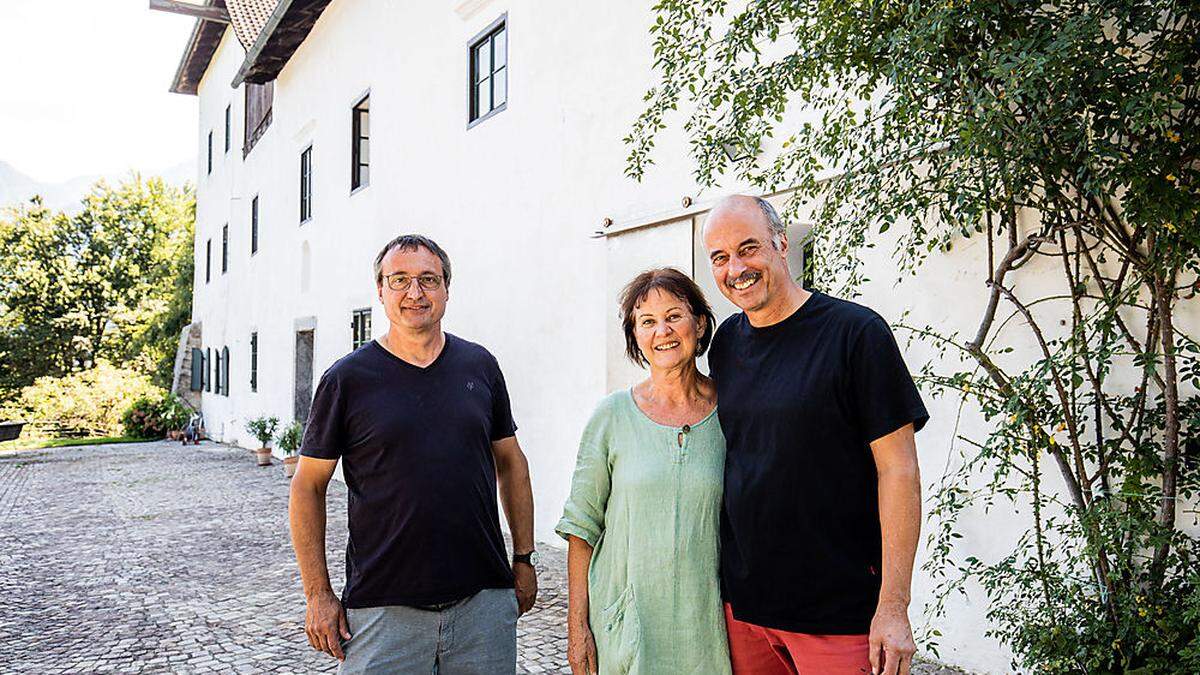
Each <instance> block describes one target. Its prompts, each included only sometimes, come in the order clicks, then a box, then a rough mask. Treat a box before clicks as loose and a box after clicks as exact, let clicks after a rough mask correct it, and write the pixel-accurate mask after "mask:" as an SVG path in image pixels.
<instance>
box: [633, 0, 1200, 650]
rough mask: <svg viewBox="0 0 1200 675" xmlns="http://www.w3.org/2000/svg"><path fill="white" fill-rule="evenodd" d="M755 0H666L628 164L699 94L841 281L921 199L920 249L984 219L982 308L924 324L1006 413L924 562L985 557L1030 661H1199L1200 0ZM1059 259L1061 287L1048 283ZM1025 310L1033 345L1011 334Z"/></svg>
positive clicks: (710, 140)
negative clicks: (975, 525)
mask: <svg viewBox="0 0 1200 675" xmlns="http://www.w3.org/2000/svg"><path fill="white" fill-rule="evenodd" d="M738 7H739V9H736V10H730V9H729V7H728V5H727V3H726V2H724V1H723V0H663V1H661V2H659V3H658V4H657V5H656V6H655V11H656V12H657V14H658V16H657V18H656V20H655V23H654V25H653V26H652V27H651V34H652V36H653V49H654V55H655V67H656V69H657V71H658V73H659V75H660V80H659V82H658V83H657V84H656V86H655V87H654V88H653V89H651V90H650V91H649V92H648V93H647V96H646V109H645V111H644V113H643V114H642V115H641V116H640V117H639V119H638V120H637V121H636V123H635V124H634V127H633V129H632V132H631V133H630V135H629V137H628V138H627V139H626V142H627V143H628V144H629V147H630V155H629V162H628V169H627V171H628V173H629V174H630V175H631V176H633V177H635V178H640V177H641V176H642V175H643V174H644V172H645V171H646V170H647V168H648V167H649V165H650V163H651V160H652V149H653V146H654V140H655V138H656V136H657V134H658V133H659V132H660V131H661V130H662V129H664V128H665V127H666V125H667V123H668V122H669V121H670V120H671V119H672V115H673V114H676V113H673V111H676V110H678V109H680V108H683V109H684V111H685V116H684V122H683V126H684V129H685V130H686V132H687V135H688V138H689V141H690V146H691V152H692V155H693V157H694V159H695V162H696V167H697V168H696V176H697V179H698V180H699V181H700V182H701V183H702V184H706V185H712V184H714V183H716V182H717V181H718V180H720V179H722V178H724V177H733V178H735V179H737V180H739V181H744V182H749V183H751V184H753V185H755V186H757V187H758V188H760V189H762V190H763V191H774V190H778V189H781V188H782V189H792V188H794V192H793V198H792V210H793V212H795V211H797V210H798V209H800V208H801V207H805V208H809V209H811V210H812V212H813V214H814V216H815V219H816V221H817V223H818V224H817V226H816V228H815V229H814V235H813V236H814V244H815V249H816V250H815V253H816V255H815V260H814V264H815V265H816V266H818V267H819V268H820V269H821V278H822V279H832V280H836V283H837V288H834V289H832V290H834V291H835V292H842V293H851V294H852V293H853V292H854V288H855V287H857V286H858V285H859V284H860V283H861V282H862V281H863V280H864V279H863V271H862V268H861V262H860V261H861V256H860V255H858V252H859V249H860V248H861V247H864V246H871V245H872V244H873V241H874V240H875V239H877V238H878V234H879V233H883V232H886V231H887V230H888V229H889V228H890V227H891V226H892V225H894V224H896V223H898V222H899V223H902V224H903V227H898V228H897V232H894V233H893V235H889V236H894V237H895V238H896V239H897V241H898V244H897V246H896V249H895V258H896V261H897V264H898V267H899V269H900V270H901V271H902V272H914V271H916V269H917V268H918V267H919V266H920V264H921V263H922V261H923V260H925V258H926V257H927V256H928V255H930V254H931V253H933V252H935V251H939V250H943V249H947V250H948V249H949V248H950V247H951V246H952V244H953V241H954V240H955V239H956V238H959V237H963V238H970V237H982V238H983V239H985V240H986V244H987V263H986V268H985V269H981V270H980V271H979V278H980V279H981V281H984V283H983V284H981V286H980V302H979V323H978V329H977V330H975V331H973V333H972V334H971V335H958V334H945V333H943V332H941V331H939V329H937V328H935V327H930V326H909V327H908V328H910V330H911V331H912V335H913V336H914V337H916V338H917V339H921V340H923V341H925V342H928V343H930V344H933V345H935V346H936V347H937V348H938V349H939V350H941V351H942V358H941V359H940V360H939V361H938V362H937V364H936V365H934V366H931V367H927V368H926V369H924V370H923V371H922V373H921V378H920V379H921V380H922V382H923V383H924V384H925V385H928V386H930V387H932V388H933V390H934V392H935V393H939V394H943V395H945V394H949V395H954V396H955V397H957V398H959V399H960V400H961V401H962V402H963V403H964V404H966V403H970V404H971V405H972V406H973V407H974V408H975V409H977V410H978V412H979V413H981V414H982V416H983V417H984V419H985V420H987V421H988V422H989V423H990V425H989V428H990V431H989V433H988V435H987V437H986V438H983V439H964V440H966V441H968V442H969V447H970V451H969V452H968V453H967V454H966V456H965V457H964V461H963V464H962V467H961V469H959V470H958V471H956V472H955V473H953V474H952V475H948V476H945V477H943V481H942V482H941V485H940V486H939V489H938V490H937V492H936V494H935V495H934V498H933V502H932V503H933V506H934V508H933V511H934V517H935V519H937V520H938V527H936V528H935V530H934V533H933V536H932V539H931V542H930V553H931V556H932V557H931V559H930V561H929V564H928V565H927V566H926V568H925V569H926V572H927V573H929V574H930V575H932V576H933V577H934V579H935V580H938V581H939V582H940V584H941V585H940V594H939V597H941V598H943V599H944V597H945V594H947V593H949V592H951V591H953V590H955V589H962V588H963V583H964V581H966V580H968V579H973V580H976V581H978V582H980V583H982V584H983V586H984V589H985V590H986V592H987V593H988V595H989V598H990V600H991V603H990V605H989V607H990V610H989V615H990V617H991V619H992V620H993V622H994V623H995V625H996V629H995V630H993V631H992V632H991V635H993V636H994V637H996V638H998V639H1000V640H1001V641H1003V642H1005V643H1006V644H1008V645H1009V646H1010V647H1011V648H1012V649H1013V650H1014V651H1015V653H1016V654H1017V655H1018V662H1019V664H1014V667H1017V666H1018V665H1019V666H1020V667H1023V668H1029V669H1037V670H1039V671H1042V672H1088V673H1092V672H1123V671H1132V670H1134V669H1138V668H1148V669H1151V670H1153V671H1154V672H1200V636H1198V628H1197V626H1198V625H1200V590H1198V588H1200V573H1198V572H1197V569H1200V565H1198V563H1197V558H1198V556H1200V547H1198V544H1197V541H1196V540H1195V539H1194V538H1192V537H1189V536H1187V535H1186V534H1185V533H1184V532H1183V531H1182V530H1181V529H1180V526H1181V525H1182V522H1181V519H1180V517H1179V516H1180V515H1181V509H1180V504H1181V503H1189V500H1194V499H1195V498H1196V495H1197V488H1198V487H1200V476H1198V470H1197V466H1196V462H1192V461H1190V459H1189V457H1191V456H1190V455H1189V454H1188V453H1189V449H1190V450H1191V452H1193V453H1195V452H1196V446H1197V444H1198V443H1200V440H1198V439H1200V403H1198V401H1197V399H1196V397H1195V391H1196V387H1197V386H1198V385H1200V371H1198V369H1197V365H1196V363H1197V361H1196V359H1197V354H1198V353H1200V347H1198V346H1197V344H1196V342H1195V340H1194V339H1193V337H1192V336H1189V335H1187V334H1185V333H1183V332H1182V331H1181V330H1180V327H1179V325H1178V322H1177V316H1178V310H1179V305H1180V303H1181V302H1184V301H1185V300H1189V299H1191V298H1192V297H1193V296H1194V294H1195V292H1196V290H1197V289H1198V288H1200V286H1198V285H1197V276H1196V275H1197V274H1198V273H1200V257H1198V248H1200V224H1198V216H1200V162H1198V154H1197V151H1198V149H1200V125H1198V124H1197V115H1198V114H1200V85H1198V83H1200V77H1198V75H1200V73H1198V72H1197V71H1198V70H1200V67H1198V64H1200V42H1197V40H1196V39H1195V36H1196V35H1197V34H1200V25H1198V24H1200V21H1198V18H1200V6H1198V5H1197V4H1196V3H1192V2H1162V1H1160V0H1155V1H1137V0H1111V1H1103V2H1101V1H1087V0H1083V1H1062V2H1054V3H1028V2H1020V1H1019V0H942V1H940V2H921V1H908V2H893V1H884V0H876V1H871V0H868V1H865V2H841V3H833V2H803V1H800V0H793V1H783V0H749V1H748V2H746V3H742V4H739V5H738ZM731 157H735V158H736V157H740V158H741V159H737V160H734V159H731ZM1034 259H1038V261H1039V263H1043V262H1044V261H1045V260H1051V261H1053V265H1051V266H1047V265H1045V264H1038V265H1029V263H1030V261H1031V260H1034ZM1033 268H1036V269H1040V270H1046V269H1051V270H1056V271H1055V272H1051V274H1056V275H1057V276H1058V287H1057V288H1056V289H1054V290H1053V291H1051V292H1048V293H1044V294H1039V295H1032V296H1031V295H1030V294H1029V291H1027V290H1024V291H1023V290H1022V289H1027V288H1029V287H1030V286H1029V285H1026V286H1020V285H1019V284H1018V280H1019V279H1020V278H1021V277H1022V275H1026V274H1028V273H1029V270H1030V269H1033ZM1060 319H1062V320H1063V323H1064V324H1065V326H1066V327H1065V329H1064V328H1062V327H1061V326H1060V325H1059V323H1060ZM1010 325H1011V328H1010V327H1009V326H1010ZM1018 330H1020V331H1024V334H1023V337H1022V338H1021V340H1022V342H1023V344H1028V345H1032V346H1033V347H1034V351H1033V356H1028V353H1027V352H1025V351H1022V352H1014V351H1013V350H1012V349H1011V346H1010V344H1009V342H1010V341H1011V336H1012V335H1013V334H1014V331H1018ZM1001 334H1003V335H1004V336H1005V339H1004V340H998V339H997V338H998V337H999V336H1000V335H1001ZM1130 374H1132V375H1133V378H1132V379H1133V382H1132V383H1131V382H1128V380H1129V377H1127V376H1128V375H1130ZM1047 471H1053V472H1055V473H1056V474H1057V476H1058V478H1059V479H1061V482H1062V483H1063V484H1064V485H1065V491H1064V492H1063V493H1062V494H1059V493H1057V492H1056V491H1049V490H1046V489H1045V488H1044V487H1043V478H1044V476H1045V472H1047ZM981 472H982V473H983V474H984V476H985V477H986V481H985V483H986V487H985V488H984V489H982V490H975V489H972V488H971V487H969V485H971V484H972V483H969V482H968V480H967V479H968V478H970V477H972V476H974V475H976V474H978V473H981ZM976 484H977V483H976ZM1004 497H1006V498H1009V499H1012V500H1014V502H1016V503H1019V504H1030V503H1031V504H1032V507H1033V509H1032V510H1033V514H1032V518H1031V519H1030V522H1029V530H1028V531H1027V532H1026V533H1025V535H1024V536H1022V537H1020V538H1019V539H1018V540H1017V541H1015V542H1013V549H1012V551H1011V553H1010V554H1009V555H1007V556H1005V557H1003V558H1001V559H999V560H991V561H983V560H978V559H974V558H967V559H960V558H959V557H958V556H956V554H955V547H954V541H955V539H956V538H957V537H959V536H961V535H960V534H959V533H958V532H957V528H956V520H955V519H956V517H957V516H958V515H959V514H960V513H961V512H962V510H963V509H964V508H967V507H968V506H971V505H973V504H991V503H992V502H993V501H994V500H995V499H997V498H1004ZM932 609H933V611H934V613H935V615H936V613H937V612H939V611H940V610H941V605H940V604H936V605H935V606H934V607H933V608H932ZM1064 618H1069V620H1068V621H1064ZM926 644H929V643H928V642H927V643H926Z"/></svg>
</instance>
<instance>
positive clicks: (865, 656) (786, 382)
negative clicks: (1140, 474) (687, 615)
mask: <svg viewBox="0 0 1200 675" xmlns="http://www.w3.org/2000/svg"><path fill="white" fill-rule="evenodd" d="M704 246H705V249H706V250H707V252H708V257H709V262H710V264H711V266H712V273H713V278H714V279H715V280H716V282H717V286H718V287H719V288H720V289H721V293H722V294H724V295H725V297H727V298H729V300H730V302H732V303H733V304H735V305H737V306H738V307H739V308H741V309H742V311H741V312H739V313H737V314H735V315H733V316H731V317H729V318H728V319H726V320H725V322H724V323H722V324H721V327H720V328H718V329H717V331H716V334H715V335H714V336H713V341H712V346H711V347H710V348H709V352H708V363H709V367H710V370H711V371H712V372H711V374H712V378H713V380H714V382H716V385H717V400H718V402H719V405H718V408H717V409H718V415H719V417H720V421H721V430H722V431H723V432H724V434H725V440H726V455H725V494H724V507H723V510H722V514H721V590H722V597H723V598H724V600H725V602H726V605H725V607H726V626H727V628H728V630H729V652H730V658H731V661H732V663H733V671H734V673H735V674H739V673H753V674H754V675H774V674H776V673H778V674H779V675H786V674H788V673H796V672H800V673H858V672H864V673H865V672H868V671H869V672H872V673H886V675H897V674H899V675H908V673H909V668H910V666H911V663H912V655H913V651H914V650H915V645H914V644H913V636H912V629H911V626H910V624H909V620H908V603H909V599H910V587H911V582H912V568H913V557H914V555H915V553H916V549H917V539H918V536H919V534H920V528H921V481H920V474H919V471H918V468H917V448H916V441H915V440H914V436H913V434H914V433H915V432H916V431H917V430H919V429H920V428H921V427H922V426H924V424H925V422H926V420H928V419H929V414H928V413H927V412H926V411H925V405H924V404H923V403H922V402H921V397H920V395H919V394H918V393H917V388H916V386H915V385H914V384H913V380H912V376H911V375H910V374H909V372H908V369H907V368H906V367H905V365H904V359H903V358H902V356H901V354H900V349H899V347H898V346H897V345H896V340H895V339H894V338H893V337H892V331H891V329H890V328H889V327H888V325H887V323H886V322H885V321H884V320H883V319H882V318H881V317H880V316H879V315H878V314H876V313H875V312H873V311H871V310H870V309H868V308H866V307H863V306H862V305H857V304H854V303H852V302H847V301H845V300H839V299H837V298H833V297H830V296H828V295H825V294H824V293H819V292H815V291H809V290H806V289H804V288H802V287H801V286H800V284H798V283H796V281H795V277H794V276H793V275H792V273H791V271H790V270H789V269H788V263H787V252H788V239H787V228H786V227H785V226H784V223H783V221H781V220H780V218H779V215H778V214H777V213H776V212H775V209H774V208H772V207H771V205H770V204H769V203H768V202H767V201H766V200H764V199H761V198H756V197H746V196H741V195H737V196H733V197H729V198H727V199H725V200H723V201H721V202H720V203H719V204H717V206H716V207H714V208H713V210H712V211H711V212H710V213H709V215H708V219H707V221H706V223H705V228H704Z"/></svg>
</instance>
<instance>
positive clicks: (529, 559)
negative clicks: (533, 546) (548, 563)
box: [513, 551, 539, 567]
mask: <svg viewBox="0 0 1200 675" xmlns="http://www.w3.org/2000/svg"><path fill="white" fill-rule="evenodd" d="M538 560H539V556H538V552H537V551H530V552H529V553H514V554H513V564H514V565H516V564H517V563H525V564H526V565H529V566H531V567H537V564H538Z"/></svg>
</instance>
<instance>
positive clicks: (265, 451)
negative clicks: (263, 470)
mask: <svg viewBox="0 0 1200 675" xmlns="http://www.w3.org/2000/svg"><path fill="white" fill-rule="evenodd" d="M254 455H255V457H257V458H258V465H259V466H271V449H270V448H259V449H257V450H255V451H254Z"/></svg>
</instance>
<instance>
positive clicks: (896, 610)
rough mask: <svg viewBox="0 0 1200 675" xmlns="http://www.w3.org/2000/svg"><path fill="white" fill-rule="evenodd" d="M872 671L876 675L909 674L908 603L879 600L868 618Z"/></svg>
mask: <svg viewBox="0 0 1200 675" xmlns="http://www.w3.org/2000/svg"><path fill="white" fill-rule="evenodd" d="M870 643H871V672H872V673H874V674H875V675H880V674H883V675H909V669H910V668H911V666H912V658H913V653H914V652H916V651H917V645H916V643H915V642H914V641H913V634H912V626H911V625H910V624H909V622H908V605H907V604H906V603H900V602H887V601H881V602H880V603H879V606H878V607H877V608H876V609H875V618H873V619H871V635H870Z"/></svg>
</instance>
